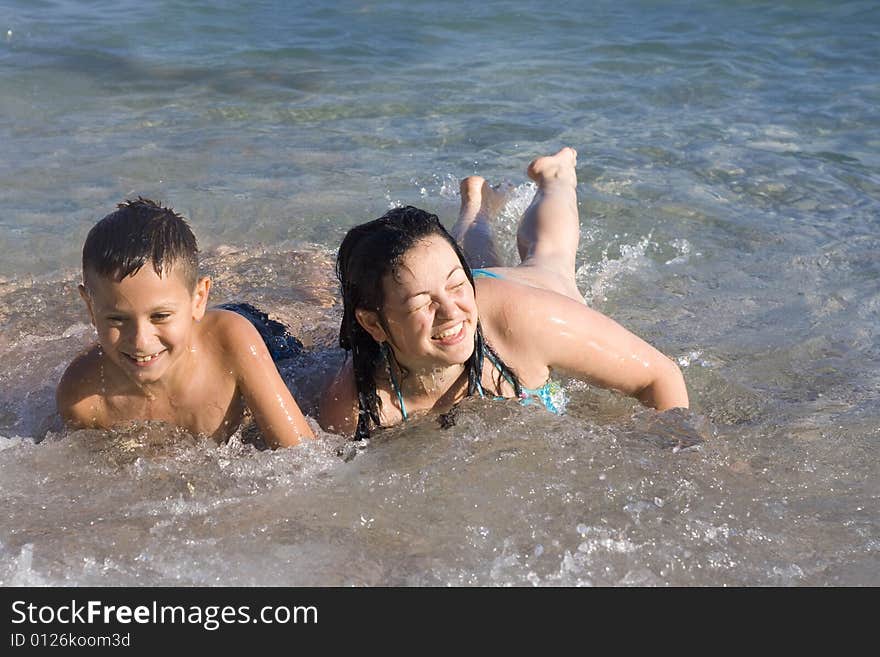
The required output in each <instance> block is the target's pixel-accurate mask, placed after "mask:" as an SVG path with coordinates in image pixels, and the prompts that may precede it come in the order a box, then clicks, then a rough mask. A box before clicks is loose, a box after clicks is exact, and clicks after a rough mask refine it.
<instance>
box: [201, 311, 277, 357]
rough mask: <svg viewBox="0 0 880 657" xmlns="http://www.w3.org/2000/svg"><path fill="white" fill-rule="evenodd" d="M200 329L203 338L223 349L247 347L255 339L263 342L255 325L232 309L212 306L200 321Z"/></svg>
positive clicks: (259, 342)
mask: <svg viewBox="0 0 880 657" xmlns="http://www.w3.org/2000/svg"><path fill="white" fill-rule="evenodd" d="M200 330H201V333H202V339H203V340H205V339H207V340H210V341H212V342H214V343H215V344H216V345H217V346H219V347H220V348H222V349H236V348H239V349H240V348H242V347H244V348H247V347H248V345H250V344H254V341H256V343H257V344H263V339H262V338H261V337H260V334H259V333H258V332H257V329H256V328H254V325H253V324H251V323H250V321H248V320H247V318H245V317H242V316H241V315H239V314H238V313H237V312H234V311H232V310H222V309H220V308H212V309H211V310H209V311H207V312H206V313H205V316H204V318H203V319H202V321H201V323H200Z"/></svg>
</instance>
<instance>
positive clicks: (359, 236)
mask: <svg viewBox="0 0 880 657" xmlns="http://www.w3.org/2000/svg"><path fill="white" fill-rule="evenodd" d="M433 235H438V236H440V237H442V238H443V239H444V240H446V242H447V243H448V244H449V246H451V247H452V249H453V251H455V255H456V256H458V260H459V262H461V266H462V268H463V269H464V272H465V274H466V275H467V277H468V281H469V282H470V284H471V287H473V286H474V277H473V274H471V268H470V266H469V265H468V264H467V260H465V257H464V253H463V252H462V250H461V248H459V246H458V244H457V243H456V242H455V240H454V239H453V238H452V236H451V235H450V234H449V233H448V232H447V231H446V229H445V228H444V227H443V225H442V224H441V223H440V220H439V219H438V218H437V215H435V214H431V213H429V212H425V211H424V210H420V209H418V208H414V207H412V206H406V207H403V208H395V209H393V210H389V211H388V212H387V213H385V214H384V215H383V216H382V217H380V218H378V219H376V220H374V221H370V222H368V223H365V224H361V225H360V226H355V227H354V228H352V229H351V230H350V231H348V234H347V235H346V236H345V239H343V240H342V244H341V245H340V247H339V253H338V255H337V256H336V276H337V278H338V279H339V283H340V285H341V288H342V301H343V315H342V325H341V326H340V328H339V346H340V347H342V348H343V349H345V350H346V351H351V354H352V365H353V369H354V380H355V385H356V387H357V395H358V422H357V430H356V431H355V435H354V440H362V439H365V438H369V437H370V428H371V426H376V427H378V426H380V424H381V422H380V419H379V411H380V408H381V405H382V402H381V400H380V399H379V394H378V392H377V390H376V372H377V371H378V369H379V368H380V367H384V366H385V362H384V359H385V356H384V355H383V353H382V346H381V345H380V344H379V343H378V342H376V341H375V340H374V339H373V338H372V336H371V335H370V334H369V333H367V331H366V330H365V329H364V328H363V327H362V326H361V325H360V324H359V323H358V321H357V317H356V316H355V310H357V309H361V310H371V311H374V312H378V313H380V316H381V312H382V307H383V306H384V303H385V299H384V289H383V286H382V281H383V279H384V277H385V275H386V274H388V273H389V272H392V271H394V269H396V268H397V266H398V265H399V264H400V262H401V260H402V259H403V256H404V255H405V254H406V253H407V251H409V250H410V249H411V248H412V247H413V246H415V244H416V243H417V242H419V241H421V240H424V239H427V238H429V237H431V236H433ZM487 355H491V356H492V358H493V359H494V360H495V361H496V363H497V364H498V369H499V370H500V372H499V375H500V376H504V377H506V378H508V379H509V380H510V381H511V382H513V387H514V391H515V394H516V395H517V396H519V395H521V394H522V387H521V386H520V383H519V379H518V378H517V376H516V375H515V374H514V373H513V371H511V369H510V368H509V367H508V366H507V365H506V364H505V363H504V361H502V360H501V358H500V357H499V356H498V354H496V353H495V351H494V350H493V349H492V347H491V346H490V345H489V344H488V343H487V342H486V340H485V338H484V337H483V329H482V327H481V326H480V322H479V320H478V321H477V330H476V333H475V335H474V351H473V353H472V354H471V356H470V358H468V360H467V362H466V363H465V370H466V371H467V376H468V392H467V394H468V395H473V394H474V393H476V392H477V391H478V390H480V389H481V386H480V381H481V379H482V376H483V360H484V358H485V357H486V356H487ZM389 367H390V364H389ZM500 376H499V383H498V384H496V387H497V385H499V384H500Z"/></svg>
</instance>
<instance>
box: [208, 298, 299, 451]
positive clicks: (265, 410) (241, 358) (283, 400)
mask: <svg viewBox="0 0 880 657" xmlns="http://www.w3.org/2000/svg"><path fill="white" fill-rule="evenodd" d="M223 324H224V326H225V330H224V338H225V340H224V341H225V343H226V345H225V347H226V352H227V355H228V357H229V358H230V359H231V360H232V363H233V367H234V371H235V375H236V380H237V383H238V387H239V390H240V391H241V394H242V396H243V397H244V400H245V403H246V404H247V406H248V408H249V409H250V410H251V413H253V415H254V419H255V420H256V422H257V426H259V428H260V433H262V435H263V437H264V438H265V439H266V443H267V444H268V445H269V446H271V447H273V448H274V447H292V446H294V445H298V444H299V443H300V442H302V441H303V440H305V439H313V438H314V437H315V434H314V433H313V432H312V429H311V427H309V424H308V422H306V419H305V417H304V416H303V414H302V411H301V410H300V409H299V406H298V405H297V403H296V401H295V400H294V399H293V395H291V394H290V390H288V389H287V386H286V385H285V383H284V381H283V380H282V379H281V375H280V374H279V373H278V368H277V367H276V366H275V363H274V361H273V360H272V357H271V356H270V355H269V350H268V349H267V348H266V345H265V343H264V342H263V339H262V338H261V337H260V334H259V333H258V332H257V330H256V329H255V328H254V326H253V325H252V324H251V323H250V322H249V321H248V320H247V319H245V318H244V317H241V316H240V315H237V314H235V313H224V318H223Z"/></svg>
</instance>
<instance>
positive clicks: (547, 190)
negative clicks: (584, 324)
mask: <svg viewBox="0 0 880 657" xmlns="http://www.w3.org/2000/svg"><path fill="white" fill-rule="evenodd" d="M576 164H577V151H575V150H574V149H573V148H568V147H566V148H563V149H562V150H560V151H559V152H558V153H556V154H554V155H548V156H545V157H539V158H538V159H536V160H534V161H533V162H532V163H531V164H529V168H528V174H529V177H530V178H531V179H532V180H534V181H535V182H536V183H537V185H538V191H537V192H535V197H534V198H533V199H532V202H531V204H530V205H529V207H528V209H526V211H525V214H524V215H523V218H522V221H521V222H520V225H519V229H518V230H517V232H516V245H517V249H518V251H519V256H520V258H521V259H522V262H521V263H520V265H519V266H518V267H517V269H518V270H519V273H520V274H522V275H523V276H524V277H526V278H527V279H529V280H531V281H532V282H533V283H538V284H539V287H546V288H548V289H551V290H553V291H555V292H559V293H560V294H565V295H566V296H569V297H571V298H573V299H576V300H577V301H580V302H583V300H584V298H583V295H582V294H581V293H580V291H579V290H578V288H577V283H576V280H575V258H576V256H577V248H578V242H579V241H580V234H581V231H580V219H579V217H578V206H577V173H576V171H575V165H576Z"/></svg>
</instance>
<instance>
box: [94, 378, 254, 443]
mask: <svg viewBox="0 0 880 657" xmlns="http://www.w3.org/2000/svg"><path fill="white" fill-rule="evenodd" d="M106 402H107V411H108V415H109V416H110V418H109V419H110V424H117V423H120V422H128V421H132V420H162V421H164V422H168V423H169V424H173V425H175V426H178V427H182V428H183V429H186V430H187V431H189V432H191V433H193V434H203V435H208V436H211V437H214V438H217V439H225V438H227V437H228V436H229V435H230V434H231V433H232V432H233V431H235V429H236V428H237V427H238V425H239V424H240V423H241V419H242V416H243V414H244V402H243V400H242V399H241V395H240V394H239V393H238V389H237V386H236V383H235V381H234V380H233V379H232V378H231V377H224V376H220V375H219V374H218V373H214V372H202V373H196V374H194V375H193V376H192V377H190V378H188V379H187V380H185V381H183V382H181V383H179V384H178V385H175V386H174V388H173V389H172V390H168V391H166V390H161V391H149V390H145V391H138V393H137V394H128V395H118V396H113V397H108V398H107V400H106Z"/></svg>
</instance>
